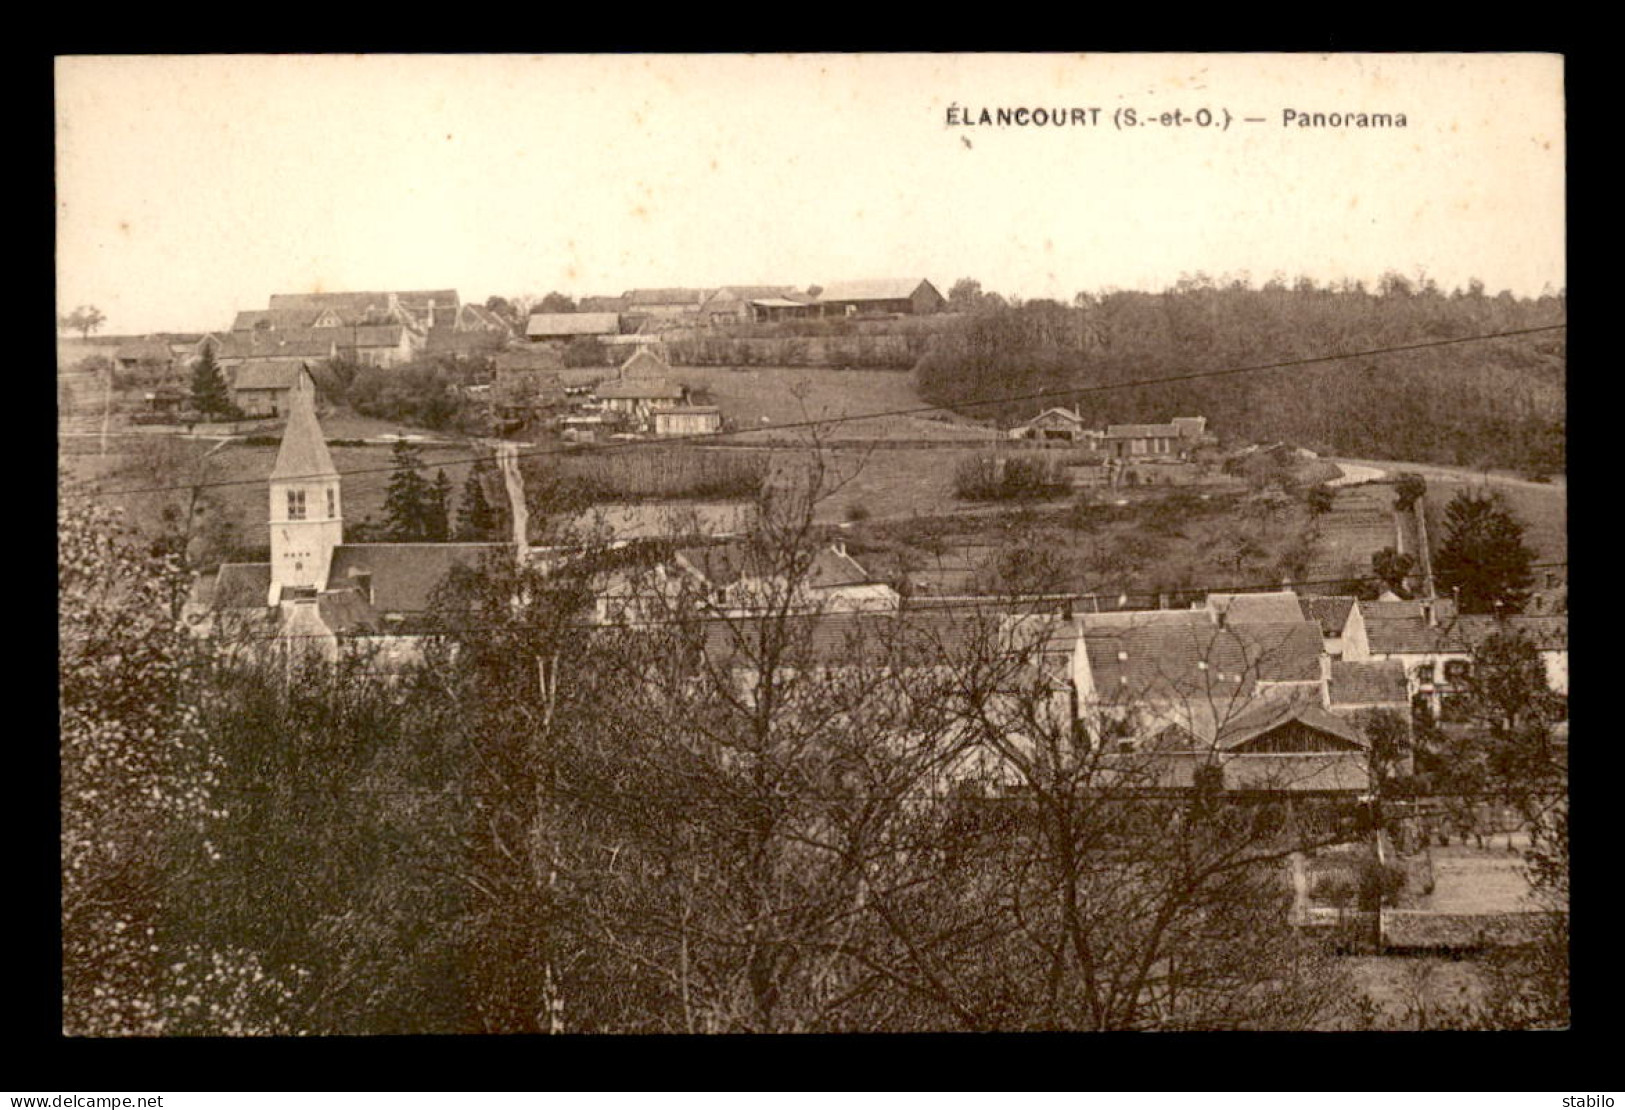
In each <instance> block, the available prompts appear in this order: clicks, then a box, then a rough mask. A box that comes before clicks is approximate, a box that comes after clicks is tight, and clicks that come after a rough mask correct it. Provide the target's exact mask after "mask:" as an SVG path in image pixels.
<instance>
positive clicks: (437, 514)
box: [424, 470, 451, 543]
mask: <svg viewBox="0 0 1625 1110" xmlns="http://www.w3.org/2000/svg"><path fill="white" fill-rule="evenodd" d="M424 531H425V533H426V535H425V537H424V538H425V539H427V540H429V541H430V542H432V543H445V542H446V541H447V540H449V539H451V479H450V478H448V477H446V472H445V470H440V471H438V472H436V474H435V476H434V486H433V487H432V488H431V489H430V490H429V515H428V518H427V519H426V520H425V521H424Z"/></svg>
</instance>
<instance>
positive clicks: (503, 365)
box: [492, 346, 564, 371]
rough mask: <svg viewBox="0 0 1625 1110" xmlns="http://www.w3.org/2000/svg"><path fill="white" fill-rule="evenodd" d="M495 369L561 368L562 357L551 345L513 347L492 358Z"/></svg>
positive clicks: (562, 367) (555, 369)
mask: <svg viewBox="0 0 1625 1110" xmlns="http://www.w3.org/2000/svg"><path fill="white" fill-rule="evenodd" d="M492 361H493V362H494V363H495V365H496V368H497V370H499V371H503V370H554V371H557V370H563V369H564V358H563V356H562V355H560V354H559V353H558V352H557V351H555V350H554V349H553V348H551V347H546V346H534V347H513V348H509V349H508V350H505V351H500V352H498V353H497V355H496V356H495V357H494V358H493V360H492Z"/></svg>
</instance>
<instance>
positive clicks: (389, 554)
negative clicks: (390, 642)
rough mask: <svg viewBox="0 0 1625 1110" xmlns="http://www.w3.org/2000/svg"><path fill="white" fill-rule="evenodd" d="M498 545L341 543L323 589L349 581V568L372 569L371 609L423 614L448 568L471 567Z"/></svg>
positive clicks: (504, 546)
mask: <svg viewBox="0 0 1625 1110" xmlns="http://www.w3.org/2000/svg"><path fill="white" fill-rule="evenodd" d="M510 550H512V547H511V545H509V544H504V543H344V544H339V545H338V546H337V547H335V548H334V549H333V563H332V567H331V568H330V569H329V571H328V575H327V588H328V589H330V590H335V589H339V588H342V587H345V586H349V585H353V584H354V583H353V582H352V578H353V577H354V576H353V575H352V573H351V572H352V571H371V572H372V603H373V608H375V609H377V610H378V611H379V612H381V613H423V612H427V611H428V609H429V607H430V602H431V601H432V600H433V596H434V591H435V589H436V587H438V586H439V585H440V583H441V582H442V581H443V580H444V579H445V577H446V576H447V575H448V574H450V573H451V570H452V568H453V567H457V566H466V567H474V568H477V567H478V566H479V564H480V562H481V560H483V559H484V558H485V557H486V556H487V554H489V553H490V552H493V551H510Z"/></svg>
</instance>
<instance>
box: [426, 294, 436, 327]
mask: <svg viewBox="0 0 1625 1110" xmlns="http://www.w3.org/2000/svg"><path fill="white" fill-rule="evenodd" d="M424 323H425V324H427V325H428V326H429V327H431V328H432V327H434V298H433V297H430V298H429V318H428V319H427V320H426V321H424Z"/></svg>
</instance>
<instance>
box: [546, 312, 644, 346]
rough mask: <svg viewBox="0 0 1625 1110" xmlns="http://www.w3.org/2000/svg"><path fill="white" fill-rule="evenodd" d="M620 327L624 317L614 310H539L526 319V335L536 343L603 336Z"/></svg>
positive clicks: (611, 333)
mask: <svg viewBox="0 0 1625 1110" xmlns="http://www.w3.org/2000/svg"><path fill="white" fill-rule="evenodd" d="M620 330H621V318H620V317H619V316H617V315H616V314H615V313H613V312H536V313H532V314H531V317H530V319H529V320H527V321H526V322H525V338H526V339H528V340H530V341H531V342H532V343H558V344H565V343H568V342H570V341H571V340H572V339H602V338H605V337H608V336H611V335H618V334H620Z"/></svg>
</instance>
